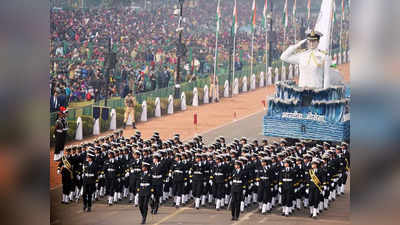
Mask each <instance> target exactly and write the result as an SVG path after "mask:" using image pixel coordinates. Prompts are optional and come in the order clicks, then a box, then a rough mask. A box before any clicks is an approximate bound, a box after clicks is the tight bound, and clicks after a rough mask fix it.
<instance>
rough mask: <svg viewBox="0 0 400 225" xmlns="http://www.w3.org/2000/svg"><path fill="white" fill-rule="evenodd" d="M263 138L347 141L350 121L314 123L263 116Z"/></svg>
mask: <svg viewBox="0 0 400 225" xmlns="http://www.w3.org/2000/svg"><path fill="white" fill-rule="evenodd" d="M263 133H264V135H265V136H273V137H285V138H286V137H289V138H299V139H310V140H324V141H339V142H341V141H349V140H350V120H347V121H344V122H330V121H323V122H321V121H315V120H307V119H294V118H276V117H275V118H273V117H270V116H268V115H265V116H264V126H263Z"/></svg>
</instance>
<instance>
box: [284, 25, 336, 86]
mask: <svg viewBox="0 0 400 225" xmlns="http://www.w3.org/2000/svg"><path fill="white" fill-rule="evenodd" d="M321 36H322V34H321V33H319V32H317V31H311V32H309V33H308V34H307V39H304V40H302V41H300V42H298V43H297V44H295V45H291V46H289V47H288V48H287V49H286V51H284V52H283V53H282V55H281V60H283V61H285V62H287V63H290V64H298V65H299V69H300V77H299V87H309V88H323V87H324V65H325V61H326V60H330V59H329V56H328V55H327V54H326V53H325V52H323V51H321V50H319V49H318V48H317V47H318V44H319V39H320V37H321ZM306 41H308V49H307V50H305V51H300V52H299V51H297V50H298V49H299V48H300V46H301V45H302V44H303V43H304V42H306Z"/></svg>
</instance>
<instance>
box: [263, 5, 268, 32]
mask: <svg viewBox="0 0 400 225" xmlns="http://www.w3.org/2000/svg"><path fill="white" fill-rule="evenodd" d="M267 13H268V0H265V4H264V10H263V25H264V27H265V29H267Z"/></svg>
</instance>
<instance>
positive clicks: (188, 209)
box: [50, 64, 350, 225]
mask: <svg viewBox="0 0 400 225" xmlns="http://www.w3.org/2000/svg"><path fill="white" fill-rule="evenodd" d="M339 69H340V70H341V72H342V74H344V78H345V81H346V82H347V83H348V82H349V80H350V76H349V64H346V65H341V66H339ZM272 93H274V88H273V87H272V86H270V87H267V88H260V89H257V90H255V91H251V92H248V93H245V94H241V95H238V96H235V97H233V98H223V99H222V100H221V101H220V102H219V103H215V104H208V105H203V106H200V107H196V108H193V107H189V108H188V110H187V111H185V112H179V113H176V114H174V115H171V116H166V117H161V118H157V119H152V120H150V121H148V122H146V123H139V124H138V125H137V127H138V130H140V131H141V132H142V135H143V136H144V138H148V137H149V136H151V134H152V133H153V132H154V131H158V132H159V133H160V136H161V138H162V139H166V138H171V137H172V136H173V135H174V133H179V134H181V138H182V140H189V139H190V138H191V137H193V136H194V135H199V134H200V135H202V136H203V140H204V143H205V144H208V143H209V142H213V141H214V140H215V138H217V137H218V136H224V137H225V138H226V141H227V143H230V142H231V141H232V139H233V138H240V137H242V136H245V137H247V138H249V140H253V139H258V140H261V139H262V138H265V137H264V136H263V135H262V122H261V121H262V118H263V116H264V115H265V113H266V111H264V107H263V105H262V104H261V101H262V100H265V99H266V97H267V96H269V95H271V94H272ZM195 112H196V113H197V114H198V116H199V123H198V126H197V127H195V126H194V125H193V114H194V113H195ZM134 132H135V130H133V129H132V128H127V129H126V130H125V132H124V135H125V136H127V137H129V136H130V135H132V134H133V133H134ZM267 139H268V140H269V141H273V140H276V139H277V138H272V137H267ZM88 140H90V139H88ZM69 144H78V142H76V143H69ZM67 145H68V144H67ZM51 159H52V153H51V154H50V197H51V200H50V201H51V203H50V204H51V205H50V218H51V219H50V223H51V224H52V225H75V224H79V225H102V224H107V225H111V224H118V225H125V224H139V223H140V222H141V216H140V212H139V208H135V207H134V206H132V204H128V201H127V200H123V201H122V202H119V203H118V204H116V205H113V206H111V207H109V206H107V204H106V202H105V198H103V199H101V200H99V201H97V202H95V203H94V205H93V207H92V212H90V213H86V212H83V209H82V202H80V204H77V203H71V204H68V205H65V204H61V188H60V176H59V175H57V174H56V165H55V164H54V162H53V161H52V160H51ZM348 181H350V179H349V180H348ZM211 207H212V206H210V207H207V208H200V209H199V210H196V209H194V208H193V207H192V201H190V202H189V203H188V204H187V205H185V206H183V207H181V208H179V209H176V208H175V207H171V202H168V203H167V204H164V205H162V206H161V207H160V209H159V212H158V214H157V215H152V214H150V213H149V214H148V219H147V223H146V224H155V225H158V224H189V225H195V224H198V225H206V224H221V225H225V224H235V225H236V224H252V225H255V224H280V225H281V224H290V225H294V224H326V225H328V224H350V182H348V183H347V185H346V187H345V194H344V195H343V196H339V197H338V199H337V200H336V201H335V202H333V203H332V204H331V207H330V208H329V210H327V211H324V212H323V213H322V214H321V215H320V216H319V217H318V219H316V220H315V219H312V218H310V217H309V212H308V209H307V210H305V209H302V210H300V211H297V210H296V211H295V213H294V215H292V216H290V217H283V216H281V214H280V213H281V210H280V207H277V208H275V209H274V210H273V211H272V213H271V214H267V215H261V214H259V213H258V212H257V210H256V207H252V208H250V209H246V210H245V212H244V213H242V214H241V215H240V219H239V221H231V212H230V211H228V210H226V209H224V210H220V211H216V210H215V209H214V208H211Z"/></svg>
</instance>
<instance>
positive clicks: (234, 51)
mask: <svg viewBox="0 0 400 225" xmlns="http://www.w3.org/2000/svg"><path fill="white" fill-rule="evenodd" d="M234 7H235V9H234V10H235V11H236V10H237V8H236V0H235V6H234ZM234 16H235V18H233V19H235V21H232V22H233V23H234V26H233V29H234V30H233V31H234V32H233V55H232V58H233V60H232V61H233V63H232V67H233V68H232V83H231V85H232V96H233V88H234V83H235V63H236V57H235V56H236V26H237V24H236V19H237V18H236V16H237V11H236V14H235V15H234Z"/></svg>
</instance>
